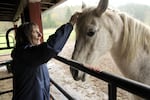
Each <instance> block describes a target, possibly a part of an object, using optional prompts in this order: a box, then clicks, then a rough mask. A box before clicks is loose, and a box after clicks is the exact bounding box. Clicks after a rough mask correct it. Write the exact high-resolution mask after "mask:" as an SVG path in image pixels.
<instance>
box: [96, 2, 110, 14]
mask: <svg viewBox="0 0 150 100" xmlns="http://www.w3.org/2000/svg"><path fill="white" fill-rule="evenodd" d="M107 7H108V0H100V2H99V4H98V6H97V8H96V13H97V15H98V16H100V15H101V14H102V13H103V12H105V10H106V9H107Z"/></svg>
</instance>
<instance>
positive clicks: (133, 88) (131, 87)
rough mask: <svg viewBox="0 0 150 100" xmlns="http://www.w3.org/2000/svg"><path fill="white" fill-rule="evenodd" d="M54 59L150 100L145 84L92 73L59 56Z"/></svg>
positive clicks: (105, 73)
mask: <svg viewBox="0 0 150 100" xmlns="http://www.w3.org/2000/svg"><path fill="white" fill-rule="evenodd" d="M55 59H57V60H59V61H61V62H63V63H65V64H68V65H71V66H72V67H74V68H77V69H79V70H81V71H83V72H86V73H88V74H90V75H92V76H94V77H96V78H99V79H101V80H104V81H106V82H109V83H113V84H115V85H116V86H117V87H119V88H122V89H124V90H126V91H129V92H131V93H133V94H136V95H138V96H141V97H143V98H146V99H150V95H149V94H150V86H149V85H145V84H142V83H139V82H136V81H134V80H130V79H127V78H124V77H118V76H115V75H112V74H109V73H107V72H104V71H101V72H99V71H94V70H92V69H89V68H87V67H85V66H84V65H83V64H80V63H77V62H76V61H73V60H68V59H65V58H62V57H60V56H56V57H55Z"/></svg>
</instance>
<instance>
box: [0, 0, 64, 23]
mask: <svg viewBox="0 0 150 100" xmlns="http://www.w3.org/2000/svg"><path fill="white" fill-rule="evenodd" d="M27 1H28V0H0V21H12V22H14V21H16V20H18V18H19V16H20V14H21V13H22V11H23V9H24V8H25V7H26V6H27ZM30 1H40V3H41V11H42V12H43V11H45V10H47V9H50V8H53V7H55V6H57V5H59V4H60V3H62V2H64V1H66V0H30Z"/></svg>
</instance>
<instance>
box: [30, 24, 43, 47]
mask: <svg viewBox="0 0 150 100" xmlns="http://www.w3.org/2000/svg"><path fill="white" fill-rule="evenodd" d="M41 38H42V33H40V31H39V27H38V26H37V25H33V31H32V37H31V43H32V45H39V44H40V43H41Z"/></svg>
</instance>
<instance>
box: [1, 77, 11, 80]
mask: <svg viewBox="0 0 150 100" xmlns="http://www.w3.org/2000/svg"><path fill="white" fill-rule="evenodd" d="M11 78H13V76H8V77H3V78H0V80H6V79H11Z"/></svg>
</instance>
